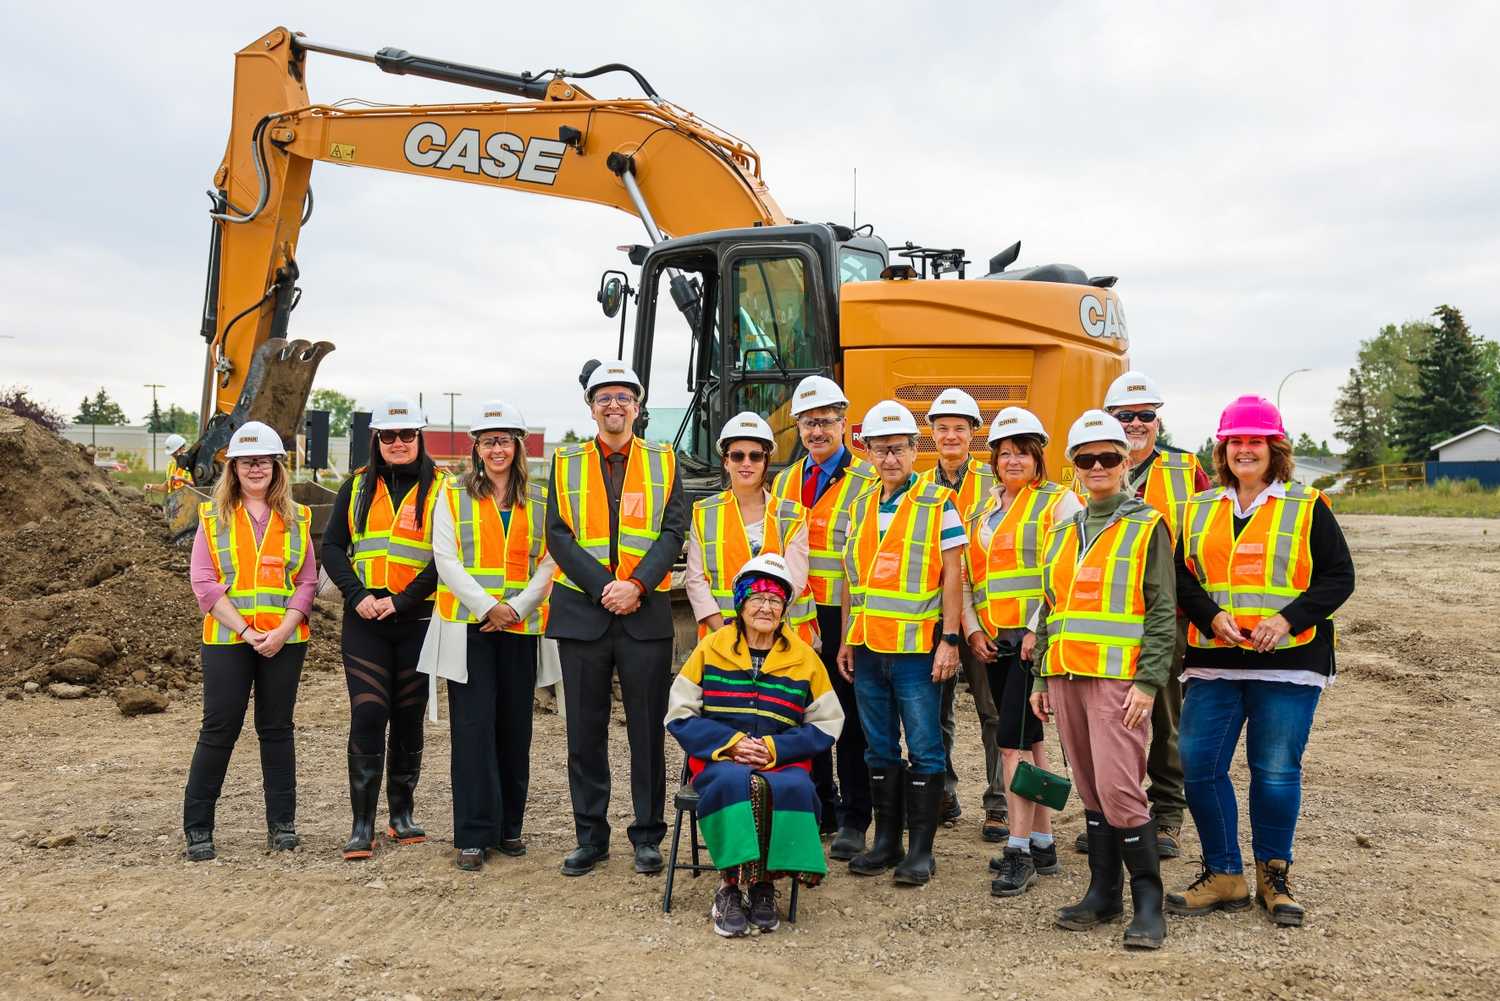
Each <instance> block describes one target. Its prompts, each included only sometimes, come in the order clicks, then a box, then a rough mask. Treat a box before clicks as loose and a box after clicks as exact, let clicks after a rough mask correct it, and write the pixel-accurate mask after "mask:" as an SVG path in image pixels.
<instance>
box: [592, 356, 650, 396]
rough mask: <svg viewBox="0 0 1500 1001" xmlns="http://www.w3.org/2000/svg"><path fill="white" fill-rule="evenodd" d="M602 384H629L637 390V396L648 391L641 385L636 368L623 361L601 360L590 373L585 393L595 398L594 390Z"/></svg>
mask: <svg viewBox="0 0 1500 1001" xmlns="http://www.w3.org/2000/svg"><path fill="white" fill-rule="evenodd" d="M600 386H629V387H630V388H631V389H633V390H635V395H636V396H641V395H643V394H644V393H645V391H646V390H645V387H643V386H642V385H641V379H640V376H638V375H636V374H635V369H633V368H631V367H630V366H629V365H627V364H625V363H624V362H623V361H603V362H600V363H599V365H598V367H597V368H595V369H594V371H593V372H592V373H591V374H590V375H589V381H588V385H586V386H584V387H583V395H584V396H585V397H587V398H588V399H593V398H594V390H596V389H598V388H599V387H600Z"/></svg>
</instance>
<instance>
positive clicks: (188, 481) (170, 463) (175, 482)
mask: <svg viewBox="0 0 1500 1001" xmlns="http://www.w3.org/2000/svg"><path fill="white" fill-rule="evenodd" d="M192 483H193V474H192V473H190V472H188V471H187V470H186V469H183V468H182V467H181V466H179V465H178V464H177V460H176V459H175V458H171V459H168V460H167V493H172V492H173V491H176V490H181V489H182V488H183V487H187V486H192Z"/></svg>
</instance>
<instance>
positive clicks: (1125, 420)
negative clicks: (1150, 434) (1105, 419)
mask: <svg viewBox="0 0 1500 1001" xmlns="http://www.w3.org/2000/svg"><path fill="white" fill-rule="evenodd" d="M1115 420H1117V421H1119V422H1120V423H1121V424H1129V423H1130V422H1131V421H1140V422H1141V423H1142V424H1150V423H1152V422H1154V421H1155V420H1156V411H1155V410H1116V411H1115Z"/></svg>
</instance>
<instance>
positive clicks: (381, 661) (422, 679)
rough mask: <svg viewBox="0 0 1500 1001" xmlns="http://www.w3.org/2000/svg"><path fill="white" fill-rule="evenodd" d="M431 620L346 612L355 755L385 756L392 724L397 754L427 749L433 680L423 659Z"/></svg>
mask: <svg viewBox="0 0 1500 1001" xmlns="http://www.w3.org/2000/svg"><path fill="white" fill-rule="evenodd" d="M426 635H427V620H425V619H415V620H410V621H404V622H403V621H394V620H391V619H385V620H374V619H362V618H360V617H359V614H358V613H357V612H354V611H352V610H345V612H344V633H343V640H342V645H343V652H344V681H345V682H346V683H347V684H348V686H349V751H350V753H351V754H381V753H383V752H384V751H385V745H386V724H387V723H389V724H390V731H391V734H390V743H391V750H392V751H396V752H405V753H409V754H415V753H417V752H418V751H420V750H422V714H423V713H424V712H426V711H427V684H428V682H427V675H425V674H418V673H417V658H418V657H419V656H420V655H421V653H422V640H423V638H424V637H426Z"/></svg>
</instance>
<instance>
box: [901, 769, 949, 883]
mask: <svg viewBox="0 0 1500 1001" xmlns="http://www.w3.org/2000/svg"><path fill="white" fill-rule="evenodd" d="M942 812H943V773H942V772H933V773H932V774H930V775H929V774H926V773H925V772H907V773H906V826H907V829H908V830H910V831H911V840H910V843H909V845H908V847H907V849H906V857H905V858H904V859H902V860H901V861H900V862H899V863H898V864H897V865H896V872H895V877H894V878H895V880H896V882H898V883H900V884H902V885H904V886H923V885H925V884H926V882H927V881H928V880H929V879H931V878H932V875H933V873H935V872H937V860H936V859H934V858H933V857H932V839H933V838H934V837H935V836H936V835H937V829H938V824H939V823H941V817H942Z"/></svg>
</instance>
